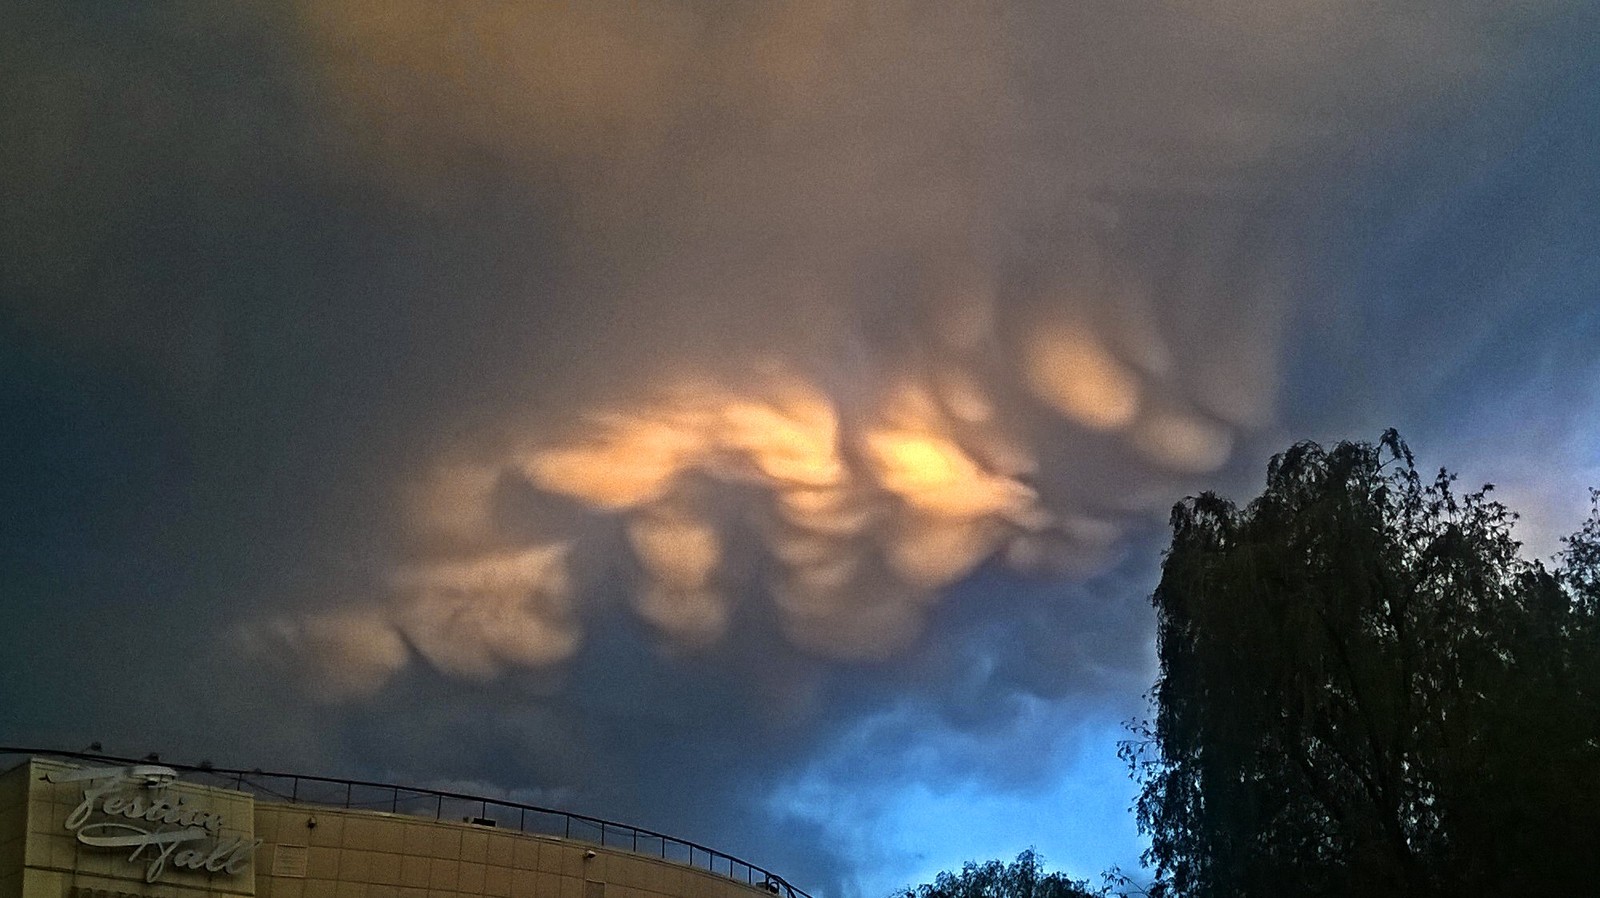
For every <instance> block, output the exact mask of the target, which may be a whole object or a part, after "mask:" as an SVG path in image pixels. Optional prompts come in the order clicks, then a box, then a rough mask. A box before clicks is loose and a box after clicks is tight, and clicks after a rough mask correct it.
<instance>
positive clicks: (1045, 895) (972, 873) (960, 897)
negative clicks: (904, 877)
mask: <svg viewBox="0 0 1600 898" xmlns="http://www.w3.org/2000/svg"><path fill="white" fill-rule="evenodd" d="M1104 894H1105V893H1104V892H1096V891H1090V889H1089V886H1088V883H1087V882H1084V881H1082V880H1073V879H1068V878H1067V877H1066V876H1065V875H1063V874H1061V873H1046V872H1045V871H1044V868H1043V867H1042V866H1041V865H1040V863H1039V856H1038V855H1037V854H1035V853H1034V852H1033V850H1032V849H1029V850H1027V851H1024V852H1022V853H1021V854H1019V855H1017V859H1016V860H1015V861H1012V862H1011V863H1009V864H1003V863H1001V862H1000V861H989V862H988V863H984V864H977V863H973V862H971V861H968V862H967V863H966V864H964V865H962V867H961V872H960V873H950V872H948V871H947V872H944V873H940V874H939V875H938V876H937V877H935V878H934V881H933V882H931V883H924V884H923V885H920V886H917V887H916V888H908V889H906V890H904V891H903V892H896V893H895V894H894V895H892V896H890V898H1101V896H1103V895H1104Z"/></svg>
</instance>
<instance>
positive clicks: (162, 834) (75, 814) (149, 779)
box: [45, 767, 261, 882]
mask: <svg viewBox="0 0 1600 898" xmlns="http://www.w3.org/2000/svg"><path fill="white" fill-rule="evenodd" d="M176 777H177V774H176V773H175V772H173V771H172V770H170V769H168V768H165V767H91V768H86V769H82V770H63V771H56V772H52V773H47V774H45V779H47V780H49V781H50V782H52V783H70V782H80V781H81V782H83V784H84V786H83V801H81V802H79V804H78V806H77V807H76V808H74V809H73V811H72V813H71V814H68V815H67V829H68V830H70V831H72V832H74V833H76V834H77V836H78V841H79V842H82V843H83V844H85V845H92V846H94V847H96V848H132V849H133V851H132V853H130V854H129V855H128V860H129V861H130V862H133V861H137V860H140V859H141V857H147V858H148V863H147V865H146V867H145V873H144V881H145V882H155V881H156V878H157V877H158V876H160V875H161V873H162V871H163V870H165V869H166V867H167V864H169V863H170V864H171V865H172V866H174V867H177V868H179V869H183V870H195V871H206V872H209V873H226V874H229V875H232V874H235V873H238V872H239V870H240V869H241V868H242V867H243V866H244V865H245V864H246V863H248V862H249V860H250V857H251V856H252V855H253V854H255V850H256V848H257V847H258V846H259V845H260V844H261V840H260V839H253V840H250V839H245V838H244V837H242V836H223V835H222V815H221V814H218V813H215V812H212V811H206V810H202V809H200V808H197V807H195V806H194V805H192V804H190V803H189V802H188V801H187V800H186V799H185V798H184V796H182V795H175V796H172V797H168V796H167V794H166V787H167V784H168V783H170V782H172V780H173V779H175V778H176ZM96 813H98V814H101V815H103V816H104V817H109V818H112V819H109V820H106V819H101V820H95V821H94V822H90V819H89V818H90V817H91V816H93V815H94V814H96ZM124 821H126V822H124ZM179 846H184V847H183V848H181V849H180V848H179ZM147 850H148V852H149V854H148V855H146V851H147Z"/></svg>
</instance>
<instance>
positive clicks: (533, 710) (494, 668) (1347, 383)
mask: <svg viewBox="0 0 1600 898" xmlns="http://www.w3.org/2000/svg"><path fill="white" fill-rule="evenodd" d="M13 18H14V19H15V20H16V21H17V22H19V27H16V28H14V29H11V30H10V31H8V33H7V34H6V35H5V36H3V37H0V79H3V80H0V83H3V84H4V85H5V87H4V92H3V94H0V117H3V119H4V120H5V121H8V122H11V123H14V125H15V126H14V127H7V128H5V129H0V167H3V170H4V172H5V175H6V177H5V178H4V179H3V180H0V199H3V202H0V237H3V246H4V249H3V251H0V370H4V372H5V374H6V378H5V382H6V383H7V384H8V385H10V386H8V389H7V390H6V391H4V395H3V396H0V410H3V413H4V414H3V419H4V420H5V421H7V422H8V424H7V426H6V427H5V435H4V436H3V437H0V453H3V456H0V457H3V464H4V469H5V471H6V477H5V478H4V480H3V483H0V490H3V492H0V500H3V502H0V505H3V507H4V509H5V510H4V512H0V514H3V515H4V517H3V519H0V520H4V522H5V527H4V534H5V535H4V536H3V537H0V558H4V559H5V566H4V570H5V581H6V586H5V589H6V598H5V605H4V609H3V610H4V614H5V618H6V624H7V627H6V630H7V633H8V637H7V639H8V645H7V649H8V650H7V651H6V652H5V653H4V657H5V661H4V662H0V672H3V676H0V708H4V709H6V710H5V711H4V712H0V729H3V730H4V731H5V732H6V733H7V734H8V738H10V739H11V740H12V741H24V742H28V741H32V742H42V743H52V744H56V745H61V746H65V747H77V745H79V744H85V743H87V742H88V741H90V740H92V739H98V740H101V741H103V742H105V744H106V745H107V747H108V748H113V749H118V750H125V751H129V752H135V753H143V752H144V751H148V750H152V749H157V750H161V751H162V752H164V753H167V754H169V755H170V754H175V755H183V756H191V757H194V758H199V757H211V758H213V759H214V760H216V761H218V762H219V763H223V762H228V763H236V764H240V765H244V766H254V765H257V764H260V765H262V766H277V767H299V768H303V769H308V770H313V771H321V772H330V773H360V774H364V775H368V776H385V777H393V778H397V779H401V780H407V781H439V782H444V781H449V782H456V783H461V782H466V783H473V784H479V785H480V786H481V787H482V788H484V789H486V790H496V791H497V790H505V791H506V792H508V793H515V794H520V795H534V796H540V797H541V800H544V799H548V800H552V801H556V800H559V801H562V802H566V803H569V804H570V805H571V806H572V807H574V808H575V809H578V810H582V811H586V812H591V813H600V814H610V815H616V816H618V817H622V818H624V819H628V820H631V821H635V822H638V823H641V824H643V825H647V826H653V827H657V828H660V829H664V830H667V831H669V832H674V833H679V834H681V835H684V836H685V837H689V838H694V839H697V840H700V841H703V842H706V843H709V844H712V845H715V846H717V847H721V848H725V849H727V850H730V851H733V852H735V853H738V854H742V855H745V856H747V857H749V858H750V859H751V860H754V861H756V862H758V863H763V864H766V865H769V866H772V867H773V868H775V869H778V870H780V871H782V872H784V873H785V874H786V875H790V876H791V877H792V878H794V879H795V880H796V881H797V882H800V883H801V884H803V885H806V886H808V887H810V886H815V887H816V889H814V891H819V892H821V893H825V894H828V895H849V894H853V893H855V892H856V890H857V889H858V888H860V887H861V884H862V883H866V884H868V887H875V886H874V885H873V884H875V883H878V882H880V881H881V880H882V878H883V877H885V876H890V875H899V873H900V872H901V871H910V870H912V869H914V867H915V862H914V861H913V860H908V859H907V858H905V857H898V858H888V859H885V858H877V859H873V858H872V857H871V856H870V855H868V854H865V853H863V852H862V851H861V850H860V847H859V845H858V844H855V842H853V841H852V840H853V839H855V840H859V838H861V837H862V833H863V832H864V830H862V829H861V828H860V826H859V822H858V821H857V822H852V821H840V820H834V819H828V817H827V815H826V813H825V812H824V810H822V809H827V808H835V809H841V810H846V811H848V812H850V813H852V814H859V815H866V816H869V817H870V816H871V815H872V814H873V813H874V812H873V810H872V808H871V807H870V806H869V803H870V800H868V802H866V803H864V802H863V801H855V802H851V801H844V800H843V799H840V800H839V801H837V802H834V801H833V800H832V799H830V798H829V797H828V796H829V795H832V796H834V797H838V796H845V795H850V794H857V795H868V796H872V795H878V796H882V795H887V794H889V793H894V792H912V791H915V790H918V789H921V790H924V791H927V792H931V793H947V794H948V793H960V792H961V791H962V790H964V789H979V790H983V791H985V792H986V794H996V795H1014V796H1026V795H1029V794H1039V795H1046V794H1055V793H1054V792H1052V791H1051V788H1050V783H1051V780H1052V777H1056V776H1059V775H1060V774H1059V769H1058V767H1057V766H1056V765H1058V763H1059V762H1060V759H1061V758H1062V757H1063V756H1064V755H1063V753H1064V752H1067V749H1066V748H1064V747H1063V746H1064V745H1067V744H1069V743H1071V742H1072V738H1073V737H1072V735H1071V732H1070V731H1071V730H1073V729H1074V728H1075V727H1079V728H1081V730H1082V732H1083V733H1084V734H1085V735H1084V736H1083V738H1091V734H1101V733H1102V732H1103V730H1104V724H1105V722H1106V721H1107V720H1115V719H1118V718H1120V717H1125V716H1128V715H1130V714H1133V713H1136V712H1137V711H1138V709H1139V704H1140V700H1139V697H1138V696H1139V692H1140V690H1141V689H1142V688H1143V686H1144V684H1146V683H1147V682H1148V681H1149V678H1150V676H1151V670H1150V663H1151V662H1150V657H1151V652H1150V646H1149V644H1148V643H1149V639H1150V631H1149V627H1148V620H1147V617H1146V611H1145V605H1144V595H1145V593H1146V592H1147V591H1148V588H1149V586H1150V584H1151V583H1152V582H1153V577H1154V572H1155V565H1156V563H1157V561H1158V551H1159V546H1160V541H1161V525H1162V519H1163V516H1164V509H1165V508H1166V507H1167V506H1168V505H1169V504H1170V502H1171V501H1172V500H1173V499H1175V498H1176V497H1178V496H1180V495H1182V494H1183V493H1184V492H1187V491H1192V490H1195V489H1199V488H1205V487H1211V486H1216V487H1221V488H1225V489H1227V490H1230V491H1232V492H1234V493H1235V494H1239V493H1242V492H1243V491H1245V490H1248V489H1251V488H1253V487H1254V485H1255V483H1256V482H1257V481H1258V478H1259V469H1260V465H1261V463H1262V461H1263V460H1264V458H1265V455H1266V454H1267V453H1268V452H1270V451H1273V450H1275V449H1277V448H1280V447H1281V446H1282V445H1283V443H1284V442H1285V441H1286V440H1288V439H1292V438H1298V437H1302V436H1315V437H1320V438H1338V437H1343V436H1363V435H1369V436H1370V435H1372V434H1375V433H1376V432H1377V431H1378V430H1379V429H1381V428H1382V427H1384V426H1388V425H1391V424H1393V425H1398V426H1400V427H1402V428H1403V429H1405V430H1406V431H1407V433H1408V434H1410V435H1412V436H1413V438H1414V440H1415V441H1416V442H1418V443H1419V444H1421V445H1423V446H1425V447H1432V446H1433V445H1435V444H1437V445H1439V446H1440V456H1441V458H1443V457H1445V454H1446V452H1447V451H1448V452H1457V453H1460V456H1459V457H1465V458H1466V459H1467V461H1466V462H1465V464H1467V465H1468V466H1469V471H1468V473H1469V475H1470V476H1479V472H1480V471H1481V472H1482V474H1481V476H1482V477H1483V478H1484V479H1496V480H1502V481H1504V480H1505V479H1506V478H1508V477H1509V478H1511V483H1510V487H1511V489H1512V491H1513V496H1514V497H1515V496H1516V495H1522V496H1527V497H1530V499H1531V500H1532V501H1533V502H1534V505H1535V507H1536V511H1535V514H1534V517H1535V518H1536V519H1537V523H1538V527H1539V528H1540V531H1539V533H1537V534H1535V536H1536V537H1537V538H1538V539H1540V540H1543V541H1544V543H1550V541H1551V536H1550V535H1551V534H1554V533H1559V532H1561V529H1562V528H1563V527H1564V526H1570V523H1569V522H1567V521H1564V520H1563V517H1562V515H1563V514H1564V513H1565V510H1566V509H1567V508H1568V506H1567V505H1563V504H1562V503H1570V502H1575V501H1578V500H1581V494H1579V495H1578V496H1577V497H1568V496H1566V495H1565V493H1566V492H1570V491H1571V490H1570V489H1569V488H1570V487H1572V486H1573V485H1575V484H1576V483H1578V482H1580V480H1581V478H1582V477H1583V476H1585V474H1592V473H1596V472H1600V457H1597V456H1596V455H1595V453H1594V449H1593V447H1594V445H1595V443H1594V433H1593V431H1592V428H1591V426H1590V425H1588V424H1586V423H1584V422H1585V421H1593V420H1600V418H1597V416H1596V414H1595V412H1596V411H1597V409H1595V408H1594V407H1593V404H1594V399H1593V397H1594V396H1596V395H1600V391H1597V390H1596V389H1595V386H1596V385H1597V381H1596V379H1595V378H1596V376H1597V373H1596V372H1597V367H1596V364H1595V360H1594V355H1593V352H1592V349H1590V347H1591V346H1592V345H1594V340H1593V338H1594V336H1596V334H1595V331H1596V328H1597V327H1600V324H1597V320H1596V316H1595V312H1594V311H1593V308H1594V304H1593V302H1592V297H1593V295H1594V288H1595V286H1596V282H1597V280H1600V277H1597V272H1596V267H1595V266H1596V262H1595V257H1594V254H1593V253H1592V251H1591V250H1590V249H1589V244H1590V243H1592V239H1593V235H1594V234H1595V233H1596V225H1597V221H1596V216H1597V214H1600V213H1597V211H1596V206H1595V203H1594V201H1593V199H1592V198H1591V197H1589V195H1588V194H1589V192H1586V191H1585V190H1583V189H1582V187H1583V185H1586V184H1592V183H1593V182H1594V180H1595V176H1596V174H1597V172H1596V171H1595V166H1596V163H1595V157H1594V155H1593V153H1592V152H1590V151H1589V148H1590V147H1592V146H1593V141H1594V138H1595V136H1596V131H1597V130H1600V119H1597V116H1596V114H1595V112H1594V110H1595V109H1597V108H1600V104H1596V103H1595V102H1593V101H1594V99H1595V97H1594V88H1593V87H1592V86H1590V85H1592V84H1594V83H1596V79H1594V78H1593V77H1590V76H1592V75H1593V74H1594V72H1595V67H1596V65H1597V61H1596V59H1595V58H1594V55H1593V51H1592V48H1589V47H1585V46H1583V41H1582V36H1583V35H1585V34H1587V33H1593V31H1592V28H1593V26H1594V25H1595V24H1596V23H1595V22H1594V20H1593V12H1592V10H1585V9H1582V8H1580V7H1576V6H1567V5H1563V4H1556V3H1552V4H1532V5H1524V6H1521V7H1518V8H1517V9H1516V10H1506V9H1501V8H1498V7H1495V6H1493V5H1490V4H1481V5H1480V4H1471V5H1469V6H1466V7H1462V6H1461V5H1460V4H1442V3H1441V4H1420V5H1419V4H1409V5H1405V6H1394V7H1374V6H1371V5H1368V4H1355V3H1327V4H1266V3H1261V4H1246V5H1244V6H1240V5H1239V4H1221V3H1218V4H1211V3H1194V4H1181V5H1173V4H1127V3H1089V4H1073V5H1057V4H1041V5H1038V6H1029V5H1014V6H1007V7H1003V8H1002V7H987V6H980V5H961V6H958V7H953V8H946V9H942V10H930V9H927V8H924V7H923V6H922V5H919V4H894V3H888V4H870V5H869V4H830V3H821V4H804V5H794V6H781V5H759V6H724V5H717V4H676V5H669V4H658V5H655V6H651V7H649V8H647V9H646V8H641V7H638V6H637V5H633V4H609V3H595V4H586V5H583V6H581V7H579V8H568V7H566V6H563V5H555V4H548V5H547V4H520V5H499V4H496V5H489V4H483V5H478V6H471V7H451V8H450V9H449V10H446V9H445V8H443V7H435V6H433V5H430V4H396V3H390V2H373V3H363V2H331V3H330V2H323V3H306V4H299V5H292V4H291V5H265V4H264V5H257V6H250V5H244V6H240V5H232V6H228V7H225V8H224V7H216V6H212V5H206V4H169V5H162V6H146V7H138V8H125V7H113V6H100V5H94V4H81V5H80V4H63V5H59V6H58V7H55V8H51V9H38V10H29V11H26V12H17V13H15V15H14V16H13ZM1591 192H1592V191H1591ZM1513 421H1514V422H1516V423H1515V424H1513V423H1512V422H1513ZM1506 465H1509V466H1510V467H1512V468H1513V471H1514V474H1510V475H1508V474H1504V473H1502V470H1503V467H1504V466H1506ZM1552 468H1559V469H1560V470H1559V472H1558V473H1556V472H1552V471H1551V469H1552ZM1590 479H1600V476H1595V477H1591V478H1590ZM1551 508H1557V509H1559V510H1556V511H1551V510H1548V509H1551ZM1538 509H1544V510H1543V511H1540V510H1538ZM1571 517H1572V518H1573V519H1574V520H1575V519H1576V511H1575V510H1574V511H1573V513H1572V515H1571ZM1041 721H1044V723H1041ZM1052 728H1057V729H1062V730H1065V731H1067V732H1066V733H1065V734H1062V735H1060V739H1061V740H1062V741H1059V742H1058V741H1053V740H1054V738H1055V737H1054V736H1052ZM1093 737H1094V738H1099V735H1094V736H1093ZM1107 788H1108V789H1110V788H1111V787H1109V786H1108V787H1107ZM1118 788H1121V786H1120V785H1119V786H1118ZM818 789H821V790H822V792H823V793H826V794H823V795H821V796H820V797H819V796H818V794H817V790H818ZM518 790H521V791H518ZM529 790H531V791H529ZM807 790H809V791H807ZM801 793H805V795H806V796H809V798H806V800H803V801H802V800H799V799H795V800H793V801H789V800H788V799H785V798H784V796H788V797H789V798H790V799H793V798H794V796H796V795H800V794H801ZM1017 800H1018V801H1024V800H1025V799H1023V798H1018V799H1017ZM786 801H787V803H785V802H786ZM873 819H880V820H886V819H889V818H887V817H874V818H873ZM974 843H975V844H981V843H983V840H982V839H975V840H974ZM946 860H947V861H948V863H956V862H959V860H961V858H949V859H946ZM1126 860H1127V858H1122V857H1118V858H1106V859H1105V861H1104V862H1105V863H1111V862H1123V861H1126ZM936 862H937V861H936ZM874 865H876V866H874ZM885 871H888V872H885ZM1075 872H1077V873H1078V875H1087V874H1090V873H1092V872H1094V871H1092V870H1080V871H1075Z"/></svg>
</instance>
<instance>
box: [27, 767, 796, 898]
mask: <svg viewBox="0 0 1600 898" xmlns="http://www.w3.org/2000/svg"><path fill="white" fill-rule="evenodd" d="M77 769H79V767H78V765H74V764H67V763H64V762H60V761H56V760H51V759H38V758H35V759H33V760H30V761H28V762H26V763H24V764H22V765H20V766H18V767H16V768H14V769H12V770H11V771H9V772H6V773H4V774H0V898H465V896H472V898H478V896H482V898H751V896H754V895H761V894H766V890H765V889H763V888H760V887H759V886H752V885H747V884H746V883H743V882H739V881H736V880H733V879H729V878H728V877H726V876H723V875H720V874H717V873H712V872H710V871H707V870H703V869H697V868H695V867H691V866H688V865H685V864H682V863H677V862H675V861H670V860H664V859H661V858H656V857H651V856H648V855H644V854H635V853H633V852H629V851H625V850H621V849H618V848H608V847H602V846H599V845H589V844H586V843H584V842H579V841H568V840H564V839H559V838H552V837H545V836H538V835H532V834H527V833H521V832H517V831H515V830H509V831H508V830H498V829H495V828H493V827H486V826H479V825H475V824H470V823H447V822H440V821H435V820H429V819H426V818H421V817H414V816H410V815H406V814H391V813H383V812H377V811H366V810H346V809H341V808H326V807H319V806H316V805H311V804H280V803H267V802H258V801H255V799H254V797H253V796H252V795H250V794H248V793H245V792H236V791H233V790H230V789H220V788H214V787H210V786H202V785H199V784H195V783H188V782H184V781H183V780H181V779H180V780H179V781H177V782H175V783H173V784H171V785H169V786H166V787H165V789H166V790H167V793H168V794H170V795H172V796H174V797H175V796H177V795H182V796H183V797H184V800H185V801H186V802H190V803H193V804H194V805H195V806H197V807H203V808H206V809H209V810H215V811H217V812H219V813H221V814H222V816H223V827H222V833H221V835H222V836H224V837H227V838H232V837H235V836H237V837H240V838H243V839H245V840H247V841H251V842H253V841H254V840H257V839H259V840H260V845H259V847H258V848H257V849H256V850H255V852H254V854H253V856H252V857H251V859H250V861H249V862H248V863H245V864H242V865H240V866H239V868H238V870H237V873H236V874H234V875H228V874H226V873H222V872H217V873H207V872H204V871H190V870H182V869H178V868H177V867H175V866H173V865H171V864H168V865H166V866H165V867H164V868H163V869H162V870H160V872H159V875H158V876H156V877H155V880H154V881H146V875H147V873H148V872H149V869H150V868H149V860H150V857H151V854H152V852H151V850H150V849H148V848H147V849H145V854H144V856H142V857H139V858H135V859H133V860H130V859H129V854H130V851H131V849H129V848H110V847H97V846H92V845H87V844H83V843H82V842H80V840H79V839H78V837H77V836H78V833H77V832H75V831H74V830H71V829H69V828H68V827H67V821H68V818H69V816H70V815H71V814H72V813H73V811H74V809H76V808H78V806H79V805H80V804H82V803H83V801H84V798H85V792H84V783H83V782H81V781H80V782H50V781H48V780H47V778H46V777H47V775H48V774H50V773H51V772H52V771H54V772H58V773H60V772H63V771H72V770H77ZM137 791H139V790H137V789H135V790H133V791H132V792H130V793H129V794H134V792H137ZM102 803H103V802H102ZM97 807H98V806H97ZM92 819H93V820H95V821H100V822H106V821H110V822H113V823H116V822H119V821H120V820H121V818H118V817H115V816H112V817H107V816H106V815H105V814H103V813H100V812H99V811H97V812H96V813H95V815H94V816H93V817H92ZM135 822H136V823H137V822H138V821H135ZM140 825H143V826H145V828H149V829H161V828H162V827H161V826H160V825H158V824H157V825H146V824H140ZM166 828H167V829H171V828H172V827H171V826H168V827H166ZM99 832H101V833H107V832H113V833H114V832H116V830H115V829H112V830H100V831H99Z"/></svg>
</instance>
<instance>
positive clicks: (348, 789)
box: [344, 782, 356, 811]
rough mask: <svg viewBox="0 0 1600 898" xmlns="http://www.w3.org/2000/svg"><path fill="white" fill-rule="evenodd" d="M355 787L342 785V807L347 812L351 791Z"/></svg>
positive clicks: (347, 784)
mask: <svg viewBox="0 0 1600 898" xmlns="http://www.w3.org/2000/svg"><path fill="white" fill-rule="evenodd" d="M355 787H356V785H355V783H351V782H346V783H345V784H344V807H345V810H347V811H348V810H349V809H350V797H351V794H352V793H351V790H353V789H354V788H355Z"/></svg>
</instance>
